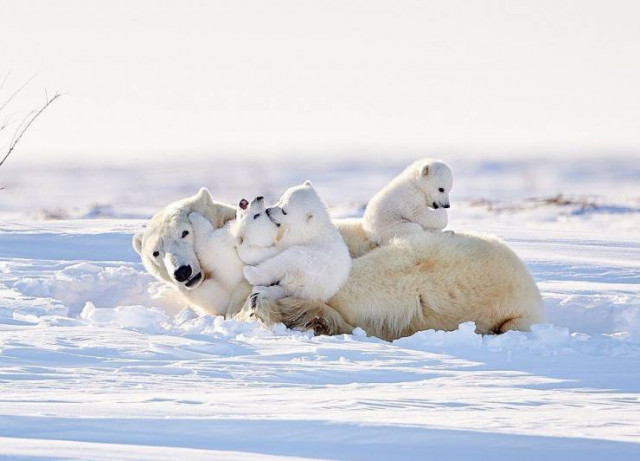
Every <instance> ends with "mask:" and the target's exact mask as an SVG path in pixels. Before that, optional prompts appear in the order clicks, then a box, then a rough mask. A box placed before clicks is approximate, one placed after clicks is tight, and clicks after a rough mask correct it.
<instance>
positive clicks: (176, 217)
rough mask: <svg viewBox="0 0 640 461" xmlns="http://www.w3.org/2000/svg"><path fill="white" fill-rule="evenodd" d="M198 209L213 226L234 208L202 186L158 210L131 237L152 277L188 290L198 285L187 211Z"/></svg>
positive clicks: (200, 278)
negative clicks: (189, 194)
mask: <svg viewBox="0 0 640 461" xmlns="http://www.w3.org/2000/svg"><path fill="white" fill-rule="evenodd" d="M194 211H195V212H198V213H200V214H201V215H203V216H204V217H205V218H207V219H208V220H209V221H210V222H211V224H212V225H213V226H214V227H215V228H219V227H222V226H223V225H224V223H225V222H227V221H229V220H230V219H233V218H234V217H235V214H236V210H235V208H233V207H231V206H228V205H224V204H222V203H217V202H214V201H213V199H212V198H211V194H210V193H209V191H208V190H207V189H205V188H202V189H200V191H199V192H198V193H197V194H195V195H193V196H191V197H188V198H186V199H183V200H179V201H177V202H174V203H172V204H170V205H168V206H167V207H165V208H163V209H162V210H160V211H158V212H157V213H156V214H155V215H153V217H152V218H151V221H149V223H148V224H147V226H146V228H145V230H144V232H142V233H140V234H136V235H134V237H133V248H134V249H135V250H136V252H137V253H138V254H139V255H140V258H141V259H142V263H143V264H144V267H145V268H146V269H147V271H149V273H150V274H152V275H153V276H154V277H155V278H157V279H158V280H161V281H165V282H168V283H171V284H173V285H175V286H177V287H178V288H180V289H186V290H191V289H194V288H197V287H198V286H200V284H201V283H202V281H203V274H202V272H201V269H200V262H199V261H198V258H197V257H196V253H195V250H194V245H193V230H192V228H191V223H190V221H189V213H191V212H194Z"/></svg>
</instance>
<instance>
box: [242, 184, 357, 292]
mask: <svg viewBox="0 0 640 461" xmlns="http://www.w3.org/2000/svg"><path fill="white" fill-rule="evenodd" d="M266 214H267V215H268V216H269V218H270V219H271V221H272V222H273V223H274V224H275V226H278V227H282V228H283V232H282V237H281V239H280V240H279V241H278V243H277V245H276V247H277V249H278V250H280V252H279V253H278V254H276V255H275V256H273V257H271V258H269V259H266V260H265V261H263V262H261V263H259V264H257V265H255V266H252V265H247V266H245V268H244V276H245V278H246V279H247V281H248V282H249V283H250V284H252V285H253V286H254V293H265V294H266V293H268V294H269V296H270V297H272V298H281V297H284V296H294V297H297V298H302V299H308V300H311V301H326V300H328V299H329V298H330V297H332V296H333V295H334V294H335V293H336V292H337V291H338V289H339V288H340V286H341V285H342V284H343V283H344V281H345V280H346V279H347V276H348V275H349V270H350V269H351V257H350V256H349V249H348V248H347V245H346V244H345V243H344V241H343V240H342V237H341V236H340V232H338V229H336V227H335V226H334V225H333V224H332V222H331V218H330V217H329V211H328V210H327V206H326V204H325V203H324V202H323V201H322V199H321V198H320V196H319V195H318V193H317V191H316V190H315V188H314V187H313V185H312V184H311V181H306V182H305V183H304V184H301V185H298V186H294V187H290V188H289V189H287V190H286V191H285V193H284V194H283V195H282V197H280V200H279V201H278V203H277V204H276V205H275V206H274V207H271V208H268V209H267V210H266Z"/></svg>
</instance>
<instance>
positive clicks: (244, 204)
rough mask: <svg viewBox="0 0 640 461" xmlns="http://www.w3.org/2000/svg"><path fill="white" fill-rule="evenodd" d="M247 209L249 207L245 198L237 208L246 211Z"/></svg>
mask: <svg viewBox="0 0 640 461" xmlns="http://www.w3.org/2000/svg"><path fill="white" fill-rule="evenodd" d="M248 207H249V202H248V201H247V199H246V198H243V199H242V200H240V202H239V203H238V208H240V209H241V210H246V209H247V208H248Z"/></svg>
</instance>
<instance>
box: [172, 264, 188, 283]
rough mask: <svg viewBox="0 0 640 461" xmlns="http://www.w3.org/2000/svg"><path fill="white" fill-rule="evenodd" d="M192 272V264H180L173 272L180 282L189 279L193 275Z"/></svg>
mask: <svg viewBox="0 0 640 461" xmlns="http://www.w3.org/2000/svg"><path fill="white" fill-rule="evenodd" d="M191 272H192V271H191V266H180V267H178V268H177V269H176V271H175V272H174V273H173V276H174V277H175V279H176V280H177V281H178V282H184V281H186V280H189V277H191Z"/></svg>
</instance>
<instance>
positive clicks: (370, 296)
mask: <svg viewBox="0 0 640 461" xmlns="http://www.w3.org/2000/svg"><path fill="white" fill-rule="evenodd" d="M250 308H251V307H250V306H247V307H246V309H250ZM253 313H254V315H255V316H256V317H257V318H258V319H260V320H261V321H262V322H263V323H265V324H269V325H270V324H273V323H279V322H282V323H284V324H285V325H286V326H288V327H290V328H299V329H309V328H312V329H314V330H315V332H316V333H317V334H345V333H351V331H352V330H353V329H354V328H355V327H360V328H362V329H364V330H365V331H366V332H367V333H368V334H369V335H373V336H377V337H379V338H382V339H386V340H390V341H391V340H394V339H397V338H400V337H404V336H408V335H411V334H413V333H415V332H417V331H420V330H428V329H436V330H455V329H457V327H458V325H459V324H460V323H463V322H468V321H473V322H475V323H476V328H477V332H478V333H482V334H486V333H503V332H505V331H507V330H529V328H530V326H531V325H532V324H534V323H540V322H542V321H544V307H543V304H542V298H541V296H540V293H539V291H538V288H537V286H536V284H535V282H534V280H533V278H532V277H531V275H530V274H529V271H528V270H527V268H526V266H525V265H524V264H523V262H522V261H521V260H520V259H519V258H518V257H517V256H516V255H515V254H514V253H513V252H512V251H511V250H510V249H509V248H508V247H507V246H506V245H505V244H504V243H502V242H501V241H500V240H498V239H496V238H492V237H486V236H481V235H473V234H463V233H459V234H454V235H447V234H443V233H437V234H431V235H428V234H425V233H419V234H415V235H412V236H409V237H407V238H405V239H395V240H392V241H391V242H390V243H389V244H388V245H385V246H382V247H380V248H377V249H374V250H372V251H371V252H369V253H368V254H366V255H364V256H362V257H360V258H358V259H355V260H354V261H353V267H352V269H351V273H350V275H349V278H348V279H347V281H346V282H345V284H344V285H343V286H342V288H341V289H340V290H339V291H338V293H337V294H336V295H335V296H333V297H332V298H331V299H330V300H328V301H327V302H326V303H323V302H320V301H315V302H311V301H308V300H303V299H297V298H292V297H287V298H282V299H271V298H269V297H268V296H264V295H260V296H258V297H256V298H255V299H254V302H253Z"/></svg>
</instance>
